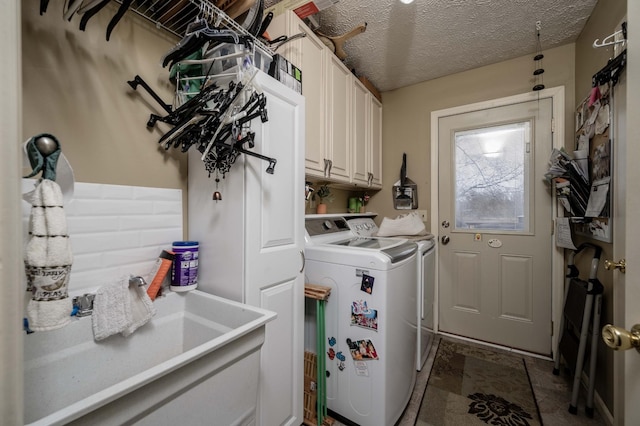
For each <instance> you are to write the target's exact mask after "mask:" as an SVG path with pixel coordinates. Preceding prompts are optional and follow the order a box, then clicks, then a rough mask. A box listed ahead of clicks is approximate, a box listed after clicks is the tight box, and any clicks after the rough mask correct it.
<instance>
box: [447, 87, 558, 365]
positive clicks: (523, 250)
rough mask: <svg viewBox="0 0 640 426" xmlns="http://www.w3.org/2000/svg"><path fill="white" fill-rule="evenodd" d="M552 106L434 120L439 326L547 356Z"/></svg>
mask: <svg viewBox="0 0 640 426" xmlns="http://www.w3.org/2000/svg"><path fill="white" fill-rule="evenodd" d="M551 121H552V99H551V98H543V99H540V100H532V101H526V102H520V103H516V104H511V105H506V106H500V107H494V108H488V109H483V110H476V111H473V112H466V113H461V114H456V115H451V116H443V117H441V118H440V119H439V122H438V135H439V136H438V140H439V142H438V143H439V145H438V162H439V163H438V164H439V170H440V171H439V183H438V185H439V187H438V194H439V195H438V196H439V200H438V206H439V211H438V223H439V226H440V228H439V230H438V233H439V235H440V241H439V244H440V248H439V249H440V250H439V253H440V256H439V268H438V269H439V328H440V330H441V331H443V332H448V333H452V334H456V335H460V336H465V337H470V338H474V339H478V340H483V341H486V342H491V343H495V344H499V345H504V346H508V347H513V348H517V349H521V350H525V351H530V352H535V353H540V354H544V355H550V354H551V290H552V262H551V261H552V256H551V251H552V235H551V230H552V220H551V219H552V197H551V196H550V194H549V192H548V189H547V188H546V185H545V183H544V181H543V177H544V173H545V171H546V168H547V165H548V160H549V157H550V155H551V151H552V130H551V125H552V123H551Z"/></svg>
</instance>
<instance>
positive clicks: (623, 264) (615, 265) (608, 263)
mask: <svg viewBox="0 0 640 426" xmlns="http://www.w3.org/2000/svg"><path fill="white" fill-rule="evenodd" d="M604 269H606V270H607V271H610V270H612V269H620V272H622V273H623V274H624V273H625V271H626V270H627V261H626V260H625V259H620V260H619V261H617V262H614V261H613V260H605V261H604Z"/></svg>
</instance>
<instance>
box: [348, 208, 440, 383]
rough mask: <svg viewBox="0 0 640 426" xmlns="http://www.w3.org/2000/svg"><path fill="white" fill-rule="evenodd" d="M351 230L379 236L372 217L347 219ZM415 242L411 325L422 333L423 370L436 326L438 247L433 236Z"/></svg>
mask: <svg viewBox="0 0 640 426" xmlns="http://www.w3.org/2000/svg"><path fill="white" fill-rule="evenodd" d="M346 219H347V224H348V225H349V229H351V231H352V232H353V233H354V234H356V235H358V236H360V237H370V236H373V235H376V234H377V233H378V226H377V225H376V223H375V222H374V221H373V217H356V218H346ZM411 241H414V242H415V243H416V244H418V262H417V267H418V272H417V281H416V283H417V285H416V294H417V302H418V306H417V315H416V318H415V319H414V320H413V321H412V322H411V324H412V325H413V326H414V327H415V328H416V330H420V332H419V333H416V335H417V344H416V350H417V354H416V370H417V371H420V370H422V367H423V366H424V363H425V362H426V361H427V356H428V355H429V351H430V350H431V346H432V344H433V337H434V333H433V324H434V312H433V306H434V303H435V300H434V298H435V280H436V277H435V271H436V265H435V261H436V248H435V241H434V239H433V235H431V234H429V235H426V236H419V237H416V239H415V240H413V239H412V240H411Z"/></svg>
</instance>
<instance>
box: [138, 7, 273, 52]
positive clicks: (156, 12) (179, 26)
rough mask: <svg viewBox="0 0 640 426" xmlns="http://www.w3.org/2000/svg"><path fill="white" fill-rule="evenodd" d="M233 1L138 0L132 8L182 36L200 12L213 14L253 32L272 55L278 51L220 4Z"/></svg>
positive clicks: (233, 26) (215, 18) (256, 41)
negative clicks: (240, 22) (228, 13)
mask: <svg viewBox="0 0 640 426" xmlns="http://www.w3.org/2000/svg"><path fill="white" fill-rule="evenodd" d="M233 2H234V1H233V0H218V1H216V2H215V4H214V2H211V1H209V0H170V1H164V0H142V1H139V2H134V3H133V4H132V5H131V8H130V9H129V10H130V11H131V12H134V13H136V14H138V15H140V16H142V17H144V18H145V19H147V20H149V21H151V22H153V24H154V25H155V26H156V27H157V28H161V29H163V30H166V31H168V32H170V33H171V34H173V35H176V36H178V37H183V36H184V34H185V32H186V29H187V26H188V25H189V24H190V23H191V22H193V21H195V19H196V17H197V16H198V15H202V14H205V15H206V16H211V17H212V21H219V24H220V26H222V27H225V28H228V29H231V30H234V31H235V32H236V33H238V34H242V35H249V36H251V37H252V38H253V41H254V45H255V46H256V48H258V49H260V50H262V51H263V52H264V53H266V54H267V55H269V56H270V57H272V56H273V55H274V52H273V50H272V49H271V48H270V47H268V46H267V45H266V44H264V43H263V42H262V41H260V40H259V39H257V38H256V37H254V36H253V35H252V34H249V32H248V31H247V30H246V29H245V28H243V27H242V26H241V25H240V24H238V23H237V22H236V21H234V20H233V19H232V18H231V17H229V15H227V14H226V13H225V12H223V11H222V10H221V9H220V8H219V7H218V6H221V7H225V6H227V5H229V4H230V3H233ZM216 5H218V6H216Z"/></svg>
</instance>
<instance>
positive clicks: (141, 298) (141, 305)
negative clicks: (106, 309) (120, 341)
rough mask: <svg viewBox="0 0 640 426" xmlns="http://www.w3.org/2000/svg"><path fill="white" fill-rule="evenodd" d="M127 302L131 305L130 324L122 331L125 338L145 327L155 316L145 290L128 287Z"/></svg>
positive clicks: (154, 308) (154, 309) (138, 287)
mask: <svg viewBox="0 0 640 426" xmlns="http://www.w3.org/2000/svg"><path fill="white" fill-rule="evenodd" d="M128 294H129V300H130V304H131V322H130V323H129V325H128V326H127V328H125V329H124V330H123V331H122V335H123V336H124V337H127V336H129V335H131V334H132V333H133V332H134V331H136V330H137V329H138V328H140V327H142V326H143V325H145V324H146V323H147V322H149V320H150V319H151V317H153V316H154V315H155V314H156V307H155V306H153V302H152V301H151V299H150V298H149V295H148V294H147V288H146V287H144V286H138V285H135V284H131V285H129V293H128Z"/></svg>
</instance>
